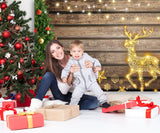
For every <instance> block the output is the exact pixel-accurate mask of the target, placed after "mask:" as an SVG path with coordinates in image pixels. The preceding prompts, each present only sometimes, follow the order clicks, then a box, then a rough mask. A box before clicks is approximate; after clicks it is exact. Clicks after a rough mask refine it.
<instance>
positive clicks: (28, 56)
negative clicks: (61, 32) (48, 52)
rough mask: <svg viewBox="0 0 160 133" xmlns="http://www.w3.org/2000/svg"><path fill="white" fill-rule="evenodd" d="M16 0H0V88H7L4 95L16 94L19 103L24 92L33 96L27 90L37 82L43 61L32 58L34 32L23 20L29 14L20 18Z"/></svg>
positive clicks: (21, 12) (33, 54)
mask: <svg viewBox="0 0 160 133" xmlns="http://www.w3.org/2000/svg"><path fill="white" fill-rule="evenodd" d="M20 3H21V2H20V1H18V2H16V1H14V2H13V3H11V4H10V5H9V6H7V3H6V2H1V3H0V6H1V12H0V89H7V93H6V95H7V96H9V95H10V94H12V93H13V94H16V95H15V98H16V99H17V100H20V101H21V102H22V103H23V102H24V101H25V96H26V95H27V96H30V97H33V95H32V94H33V93H31V92H32V91H31V90H32V89H33V88H35V86H36V85H37V86H38V84H39V79H40V78H41V75H42V70H43V65H42V64H40V62H39V61H37V60H36V59H34V58H35V57H34V56H35V51H34V49H33V48H34V42H35V35H34V33H33V32H31V31H29V29H30V27H29V25H28V24H27V23H28V22H29V21H30V20H31V18H29V19H26V20H25V19H24V17H25V15H26V12H25V11H21V10H20V9H19V4H20Z"/></svg>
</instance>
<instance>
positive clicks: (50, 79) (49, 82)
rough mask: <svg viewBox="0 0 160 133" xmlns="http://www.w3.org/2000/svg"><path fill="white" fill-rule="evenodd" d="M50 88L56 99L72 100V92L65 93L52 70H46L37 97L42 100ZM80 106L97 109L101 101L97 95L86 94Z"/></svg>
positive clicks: (81, 107)
mask: <svg viewBox="0 0 160 133" xmlns="http://www.w3.org/2000/svg"><path fill="white" fill-rule="evenodd" d="M49 88H50V89H51V92H52V95H53V97H54V98H55V99H56V100H62V101H66V102H70V99H71V96H72V93H70V92H68V94H66V95H63V94H62V93H61V91H60V90H59V88H58V85H57V79H56V77H55V76H54V74H53V73H51V72H46V73H45V74H44V76H43V78H42V80H41V83H40V85H39V88H38V91H37V93H36V98H37V99H40V100H42V99H43V97H44V96H45V95H46V93H47V91H48V90H49ZM79 106H80V109H81V110H88V109H95V108H97V107H98V106H99V101H98V99H97V98H96V97H95V96H91V95H85V94H84V95H83V96H82V98H81V100H80V101H79Z"/></svg>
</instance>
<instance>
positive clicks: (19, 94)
mask: <svg viewBox="0 0 160 133" xmlns="http://www.w3.org/2000/svg"><path fill="white" fill-rule="evenodd" d="M15 99H16V100H17V101H20V100H21V93H17V94H16V95H15Z"/></svg>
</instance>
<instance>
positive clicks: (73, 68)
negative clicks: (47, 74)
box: [70, 65, 80, 73]
mask: <svg viewBox="0 0 160 133" xmlns="http://www.w3.org/2000/svg"><path fill="white" fill-rule="evenodd" d="M79 70H80V67H79V66H77V65H72V66H71V68H70V72H71V73H74V72H78V71H79Z"/></svg>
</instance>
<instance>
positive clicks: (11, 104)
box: [2, 100, 17, 108]
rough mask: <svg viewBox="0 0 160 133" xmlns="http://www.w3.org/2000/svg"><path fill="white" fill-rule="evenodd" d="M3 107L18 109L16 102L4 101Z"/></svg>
mask: <svg viewBox="0 0 160 133" xmlns="http://www.w3.org/2000/svg"><path fill="white" fill-rule="evenodd" d="M2 107H3V108H6V107H10V108H16V107H17V103H16V100H4V101H2Z"/></svg>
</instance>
